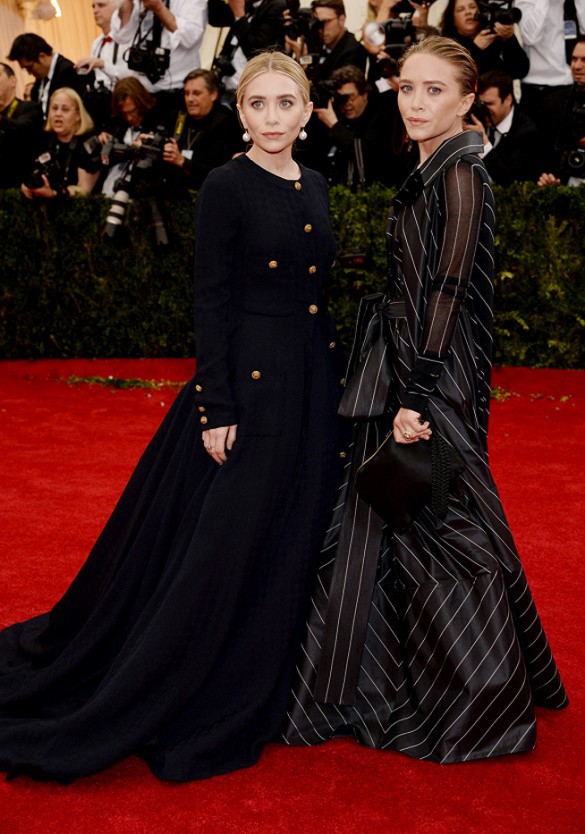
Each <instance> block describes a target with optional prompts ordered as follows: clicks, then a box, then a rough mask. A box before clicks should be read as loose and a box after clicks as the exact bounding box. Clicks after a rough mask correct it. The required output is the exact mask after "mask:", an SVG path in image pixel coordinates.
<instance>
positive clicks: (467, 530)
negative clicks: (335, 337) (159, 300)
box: [285, 37, 567, 762]
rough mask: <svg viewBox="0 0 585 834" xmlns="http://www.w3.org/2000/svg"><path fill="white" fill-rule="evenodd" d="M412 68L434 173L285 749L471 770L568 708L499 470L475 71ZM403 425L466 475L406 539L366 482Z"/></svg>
mask: <svg viewBox="0 0 585 834" xmlns="http://www.w3.org/2000/svg"><path fill="white" fill-rule="evenodd" d="M403 60H404V62H403V64H402V67H401V74H400V89H399V105H400V110H401V113H402V116H403V119H404V121H405V124H406V128H407V131H408V133H409V134H410V136H411V138H412V139H414V140H416V141H417V142H418V146H419V151H420V160H421V162H420V166H419V168H418V169H417V170H416V171H415V172H414V173H413V174H411V176H410V177H409V178H408V180H407V181H406V183H405V184H404V186H403V187H402V189H401V190H400V191H399V193H398V195H397V197H396V199H395V206H394V214H393V216H392V218H391V220H390V223H389V227H388V253H389V265H390V270H389V287H388V298H387V299H386V300H385V301H384V302H383V303H380V304H378V306H377V309H376V312H375V315H374V316H373V317H372V318H371V319H370V320H369V321H365V322H364V324H363V327H361V326H360V325H359V323H358V336H357V337H356V346H357V350H356V351H354V352H355V353H356V354H358V355H359V358H360V360H361V364H360V365H359V366H358V368H357V371H356V373H355V374H354V375H353V376H352V378H351V379H350V380H349V381H348V388H347V392H346V394H347V395H349V396H347V398H346V396H345V395H344V405H345V404H346V403H347V404H348V406H351V410H352V413H354V414H355V415H356V416H358V415H359V416H360V417H362V418H363V419H362V420H360V421H359V422H358V423H357V424H356V426H357V427H356V431H355V434H354V444H353V449H352V455H351V459H349V460H348V463H347V467H346V477H345V478H343V479H342V484H343V485H342V487H341V495H340V498H339V500H338V501H336V504H337V505H338V508H337V509H336V510H335V512H334V516H333V521H332V522H331V524H330V528H329V532H328V534H327V537H326V540H325V545H324V549H323V554H322V564H321V567H320V571H319V576H318V582H317V590H316V592H315V594H314V598H313V604H312V611H311V614H310V617H309V623H308V627H307V633H306V636H305V639H304V643H303V647H302V653H301V658H300V663H299V671H298V675H297V678H296V680H295V684H294V688H293V697H292V698H291V701H290V705H289V713H288V719H287V723H286V725H285V740H286V741H287V742H288V743H290V744H317V743H319V742H321V741H325V740H326V739H328V738H331V737H333V736H336V735H343V734H349V733H353V735H354V736H355V738H356V739H357V740H358V741H360V742H361V743H363V744H366V745H368V746H370V747H379V748H382V749H393V750H400V751H402V752H404V753H407V754H408V755H410V756H413V757H415V758H420V759H429V760H432V761H436V762H459V761H467V760H470V759H476V758H483V757H488V756H496V755H501V754H504V753H513V752H520V751H523V750H530V749H531V748H532V747H534V744H535V720H534V709H533V704H539V705H543V706H547V707H552V708H556V709H560V708H562V707H564V706H566V704H567V698H566V695H565V691H564V689H563V685H562V683H561V680H560V678H559V674H558V672H557V669H556V666H555V662H554V660H553V657H552V654H551V652H550V649H549V646H548V643H547V640H546V637H545V635H544V632H543V630H542V626H541V624H540V620H539V618H538V614H537V612H536V609H535V607H534V602H533V600H532V596H531V593H530V589H529V587H528V585H527V582H526V578H525V576H524V573H523V571H522V566H521V564H520V561H519V558H518V555H517V552H516V549H515V546H514V542H513V539H512V536H511V533H510V530H509V528H508V525H507V522H506V518H505V515H504V512H503V510H502V506H501V503H500V500H499V497H498V493H497V490H496V487H495V485H494V482H493V479H492V476H491V473H490V469H489V464H488V455H487V425H488V412H489V401H490V356H491V342H492V336H491V332H492V278H493V227H494V204H493V198H492V194H491V190H490V186H489V178H488V176H487V173H486V171H485V168H484V166H483V163H482V162H481V160H480V159H479V157H478V154H479V153H480V152H481V151H482V147H483V146H482V144H481V140H480V137H479V135H478V134H477V133H473V132H470V131H463V128H462V120H463V116H464V115H465V113H466V112H467V110H468V109H469V108H470V107H471V104H472V102H473V99H474V91H475V86H476V83H477V70H476V67H475V64H474V63H473V61H472V60H471V58H470V56H469V53H468V52H467V50H465V49H464V48H463V47H461V46H460V45H459V44H457V43H456V42H455V41H453V40H450V39H448V38H441V37H429V38H427V39H425V40H424V41H422V42H420V43H418V44H416V45H415V46H414V47H412V48H411V49H410V50H409V51H408V52H407V53H406V56H405V59H403ZM368 306H370V307H371V306H373V299H366V300H365V303H364V308H367V307H368ZM364 334H365V335H364ZM352 358H353V356H352ZM351 362H352V360H350V365H351ZM368 416H369V418H368ZM390 430H392V431H393V435H394V439H395V441H396V442H397V443H406V444H412V443H426V442H428V440H429V437H430V436H431V434H432V433H438V434H439V436H440V437H442V438H443V439H444V440H445V441H447V442H448V443H449V444H450V445H451V446H452V447H453V448H455V449H456V450H457V452H458V453H459V455H460V456H461V458H462V459H463V462H464V464H465V470H464V472H463V475H462V476H461V478H460V479H459V483H458V489H457V490H456V491H455V492H454V494H451V495H449V498H448V506H447V512H446V514H445V515H444V517H441V518H438V517H436V516H435V515H434V514H433V513H432V512H431V509H430V507H428V506H425V507H423V509H422V510H421V511H420V513H419V514H418V515H417V516H416V517H415V520H414V523H413V524H412V525H411V526H410V527H409V528H408V529H407V530H406V531H405V532H396V531H394V532H393V531H392V530H391V529H390V528H389V527H387V526H384V524H383V522H382V520H381V519H380V518H379V517H378V516H377V515H376V514H375V513H374V512H373V510H372V509H371V508H370V507H369V506H368V505H367V504H365V503H364V502H363V501H361V500H360V499H359V498H358V496H357V495H356V492H355V488H354V486H353V483H354V477H355V472H356V470H357V469H358V467H359V466H360V465H361V464H362V463H363V462H364V461H365V460H366V459H367V458H368V457H369V456H370V455H371V454H372V453H373V451H374V450H375V449H376V448H377V446H378V444H379V443H380V442H381V440H382V438H383V437H384V436H385V434H386V433H387V432H388V431H390Z"/></svg>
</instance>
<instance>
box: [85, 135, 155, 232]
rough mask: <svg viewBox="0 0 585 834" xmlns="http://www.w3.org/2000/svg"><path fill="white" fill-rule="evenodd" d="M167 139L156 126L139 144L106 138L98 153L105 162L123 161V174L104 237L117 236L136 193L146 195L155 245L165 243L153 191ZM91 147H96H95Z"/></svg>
mask: <svg viewBox="0 0 585 834" xmlns="http://www.w3.org/2000/svg"><path fill="white" fill-rule="evenodd" d="M168 140H169V135H168V133H167V131H166V130H165V128H164V127H162V126H161V125H159V126H158V127H157V128H156V130H155V131H154V132H153V133H150V134H148V136H147V137H145V138H144V139H143V140H142V143H141V144H140V145H125V144H124V143H122V142H115V141H112V140H110V141H109V142H108V143H107V144H106V145H104V146H103V148H102V149H101V153H100V156H101V157H102V159H104V160H106V162H107V164H112V163H114V162H126V163H127V165H126V169H125V171H124V173H123V174H122V176H121V177H120V179H119V180H118V181H117V182H116V185H115V186H114V196H113V197H112V203H111V205H110V210H109V212H108V216H107V217H106V222H105V225H104V230H103V234H104V236H105V237H107V238H109V239H113V238H115V237H116V236H117V234H118V231H119V229H120V227H121V226H122V225H123V223H124V218H125V216H126V209H127V208H128V203H129V202H130V198H131V197H132V196H134V195H137V196H142V197H145V198H146V202H147V206H148V211H149V214H150V223H149V225H150V228H151V230H152V234H153V240H154V243H155V245H156V246H167V245H168V243H169V237H168V234H167V230H166V227H165V222H164V217H163V214H162V211H161V208H160V205H159V202H158V200H157V197H156V194H155V193H154V188H155V185H156V183H155V180H156V176H155V173H156V168H157V166H158V163H159V161H160V160H162V152H163V148H164V146H165V143H166V142H168ZM90 143H92V140H91V139H90V140H88V142H87V143H86V144H87V145H89V144H90ZM86 150H87V148H86ZM94 150H96V149H95V146H94ZM88 152H89V151H88Z"/></svg>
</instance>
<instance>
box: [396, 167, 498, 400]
mask: <svg viewBox="0 0 585 834" xmlns="http://www.w3.org/2000/svg"><path fill="white" fill-rule="evenodd" d="M443 198H444V199H443V205H442V211H443V212H444V216H443V224H442V235H441V240H440V242H439V245H440V253H439V258H438V267H437V272H436V275H435V278H434V280H433V283H432V287H431V291H430V294H429V297H428V300H427V306H426V311H425V321H424V326H423V333H422V340H421V344H420V347H419V350H418V356H417V358H416V361H415V363H414V367H413V369H412V372H411V374H410V377H409V380H408V383H407V386H406V391H405V395H404V397H403V401H402V405H403V406H404V407H405V408H411V409H412V410H413V411H418V412H421V413H422V412H423V411H424V409H425V407H426V404H427V400H428V398H429V396H430V394H431V393H432V391H433V390H434V388H435V386H436V385H437V382H438V380H439V377H440V376H441V373H442V371H443V366H444V362H445V358H446V356H447V353H448V351H449V347H450V345H451V340H452V338H453V333H454V332H455V326H456V324H457V317H458V315H459V310H460V309H461V306H462V304H463V303H464V300H465V296H466V293H467V286H468V282H469V276H470V274H471V270H472V268H473V263H474V260H475V252H476V247H477V240H478V236H479V229H480V224H481V217H482V211H483V183H482V180H481V178H480V176H479V174H477V173H475V172H474V170H473V167H472V166H471V165H469V163H466V162H463V161H462V160H459V161H458V162H457V163H455V164H454V165H452V166H451V167H450V168H449V169H448V170H447V172H446V174H445V180H444V192H443Z"/></svg>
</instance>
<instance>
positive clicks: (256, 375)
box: [252, 371, 262, 379]
mask: <svg viewBox="0 0 585 834" xmlns="http://www.w3.org/2000/svg"><path fill="white" fill-rule="evenodd" d="M261 376H262V374H261V373H260V371H252V379H260V377H261Z"/></svg>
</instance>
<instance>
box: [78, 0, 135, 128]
mask: <svg viewBox="0 0 585 834" xmlns="http://www.w3.org/2000/svg"><path fill="white" fill-rule="evenodd" d="M91 6H92V10H93V17H94V20H95V22H96V25H97V26H99V28H100V29H101V30H102V34H101V35H98V37H97V38H96V39H95V40H94V42H93V43H92V45H91V50H90V54H89V55H88V56H87V57H85V58H80V59H79V61H77V63H76V64H75V69H76V71H77V73H78V74H79V75H82V76H83V75H87V74H88V73H93V82H92V83H91V84H90V86H89V88H88V90H87V92H86V93H85V94H84V96H83V103H84V104H85V106H86V108H87V110H88V111H89V113H90V115H91V117H92V119H93V120H94V122H95V124H96V128H97V129H98V130H105V129H107V128H108V125H109V117H110V110H111V100H112V96H111V93H112V90H113V89H114V84H115V83H116V81H117V80H118V78H122V77H123V76H124V75H126V74H127V73H128V65H127V64H126V62H125V61H124V58H123V55H122V53H123V49H122V48H121V47H120V44H119V43H116V42H115V41H114V40H113V39H112V36H111V34H110V29H111V21H112V16H113V14H114V12H115V11H116V9H117V8H118V0H91Z"/></svg>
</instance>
